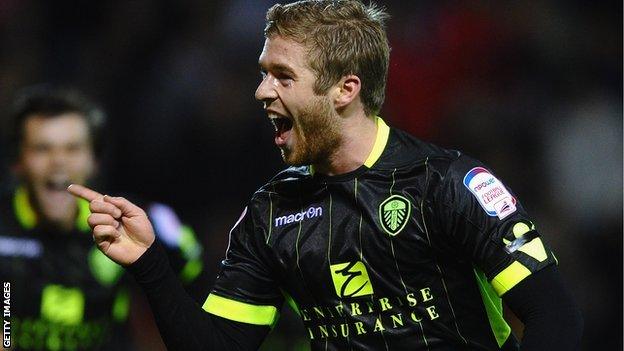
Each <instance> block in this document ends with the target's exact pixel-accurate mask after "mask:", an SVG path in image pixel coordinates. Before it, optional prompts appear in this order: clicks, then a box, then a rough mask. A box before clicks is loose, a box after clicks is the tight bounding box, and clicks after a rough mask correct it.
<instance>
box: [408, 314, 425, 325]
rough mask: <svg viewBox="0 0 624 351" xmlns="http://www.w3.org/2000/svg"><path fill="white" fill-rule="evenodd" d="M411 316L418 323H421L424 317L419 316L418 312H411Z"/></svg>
mask: <svg viewBox="0 0 624 351" xmlns="http://www.w3.org/2000/svg"><path fill="white" fill-rule="evenodd" d="M410 317H411V318H412V320H413V321H414V322H416V323H420V321H422V318H418V316H417V315H416V312H412V313H410Z"/></svg>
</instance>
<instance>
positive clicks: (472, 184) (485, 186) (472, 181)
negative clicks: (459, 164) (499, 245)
mask: <svg viewBox="0 0 624 351" xmlns="http://www.w3.org/2000/svg"><path fill="white" fill-rule="evenodd" d="M464 186H466V188H468V190H470V192H471V193H472V194H473V195H474V196H475V197H476V198H477V201H478V202H479V204H480V205H481V207H482V208H483V209H484V210H485V212H486V213H487V214H488V216H492V217H494V216H498V218H499V219H503V218H505V217H507V216H509V215H510V214H512V213H514V212H516V199H515V198H514V197H513V196H511V194H510V193H509V191H507V188H505V186H504V185H503V183H502V182H501V181H500V180H498V179H497V178H496V177H494V176H493V175H492V173H490V172H489V171H488V170H487V169H485V168H483V167H475V168H473V169H471V170H470V171H468V173H466V175H465V176H464Z"/></svg>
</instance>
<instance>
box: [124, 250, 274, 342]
mask: <svg viewBox="0 0 624 351" xmlns="http://www.w3.org/2000/svg"><path fill="white" fill-rule="evenodd" d="M128 270H129V271H130V272H131V273H132V274H133V275H134V277H135V278H136V280H137V282H138V283H139V284H140V285H141V287H142V288H143V291H144V292H145V294H146V296H147V299H148V301H149V303H150V306H151V308H152V312H153V314H154V318H155V320H156V324H157V325H158V329H159V330H160V334H161V336H162V338H163V341H164V342H165V344H166V345H167V348H168V349H169V350H178V349H179V350H182V349H183V350H191V351H192V350H232V351H234V350H236V351H247V350H256V349H257V348H258V346H259V344H260V343H261V341H262V339H263V338H264V336H265V335H266V334H267V333H268V331H269V328H268V327H264V326H256V325H251V324H245V323H238V322H233V321H230V320H227V319H223V318H220V317H217V316H214V315H212V314H209V313H207V312H205V311H204V310H202V309H201V307H200V306H198V305H197V304H196V303H195V301H193V299H192V298H191V297H190V296H188V295H187V294H186V292H185V291H184V288H183V287H182V285H181V283H180V282H179V281H178V279H177V278H176V276H175V274H174V273H173V270H172V269H171V267H170V266H169V262H168V260H167V256H166V254H165V253H164V251H163V249H162V248H161V247H160V244H158V243H157V242H155V243H154V244H153V245H152V246H151V247H150V248H149V249H148V251H147V252H146V253H145V254H144V255H143V256H141V257H140V258H139V259H138V260H137V261H136V262H135V263H133V264H132V265H130V266H129V267H128Z"/></svg>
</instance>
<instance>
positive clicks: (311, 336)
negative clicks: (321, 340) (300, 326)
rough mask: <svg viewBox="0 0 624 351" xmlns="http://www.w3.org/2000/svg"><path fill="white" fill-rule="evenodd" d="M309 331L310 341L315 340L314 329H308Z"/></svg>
mask: <svg viewBox="0 0 624 351" xmlns="http://www.w3.org/2000/svg"><path fill="white" fill-rule="evenodd" d="M306 329H308V334H310V340H314V334H312V329H310V328H306Z"/></svg>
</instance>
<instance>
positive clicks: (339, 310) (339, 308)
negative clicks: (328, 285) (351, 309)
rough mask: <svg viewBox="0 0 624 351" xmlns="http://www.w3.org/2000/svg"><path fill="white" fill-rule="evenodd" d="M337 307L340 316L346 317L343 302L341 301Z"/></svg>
mask: <svg viewBox="0 0 624 351" xmlns="http://www.w3.org/2000/svg"><path fill="white" fill-rule="evenodd" d="M335 309H336V312H338V315H339V316H340V317H344V315H343V314H342V310H343V309H344V306H343V305H342V302H341V303H340V305H336V307H335Z"/></svg>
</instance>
